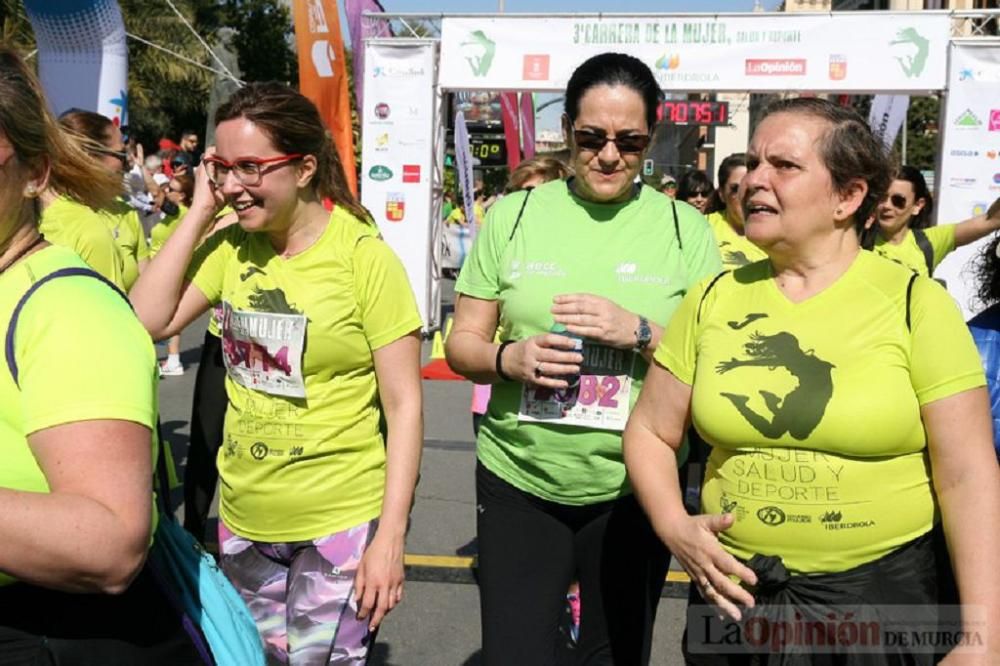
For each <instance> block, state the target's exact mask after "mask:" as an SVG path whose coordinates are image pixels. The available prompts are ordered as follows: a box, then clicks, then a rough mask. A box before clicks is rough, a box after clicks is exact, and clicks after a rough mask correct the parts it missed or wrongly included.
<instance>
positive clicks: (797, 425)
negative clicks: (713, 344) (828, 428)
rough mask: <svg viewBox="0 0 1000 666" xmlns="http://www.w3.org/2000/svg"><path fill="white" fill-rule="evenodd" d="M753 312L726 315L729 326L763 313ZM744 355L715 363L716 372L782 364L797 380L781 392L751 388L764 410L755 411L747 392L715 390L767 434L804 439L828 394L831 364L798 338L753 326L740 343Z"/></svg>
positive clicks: (818, 418) (815, 423)
mask: <svg viewBox="0 0 1000 666" xmlns="http://www.w3.org/2000/svg"><path fill="white" fill-rule="evenodd" d="M766 317H767V315H766V314H763V313H759V312H753V313H749V314H747V316H746V318H745V320H744V321H743V322H735V321H731V322H728V323H729V327H730V328H732V329H733V330H741V329H742V328H743V327H744V326H746V324H747V323H748V322H749V321H755V320H757V319H763V318H766ZM743 353H744V356H745V357H744V358H731V359H730V360H728V361H722V362H721V363H719V364H718V366H716V368H715V371H716V373H717V374H720V375H724V374H726V373H728V372H732V371H734V370H737V369H738V368H743V367H765V368H768V370H770V371H772V372H773V371H774V370H775V369H776V368H783V369H784V370H786V371H788V373H789V374H791V375H792V376H793V377H795V379H796V380H798V385H797V386H796V387H795V388H794V389H792V390H791V391H789V392H788V393H787V394H785V395H777V394H776V393H773V392H771V391H767V390H764V389H761V390H759V391H757V392H758V393H759V394H760V397H761V398H763V400H764V405H765V406H766V408H767V411H768V412H769V413H765V414H759V413H757V412H756V411H754V410H753V408H751V407H750V406H749V404H748V403H749V402H750V396H747V395H742V394H739V393H727V392H720V394H719V395H721V396H722V397H724V398H726V399H727V400H729V402H731V403H732V404H733V407H735V408H736V411H737V412H739V413H740V415H741V416H742V417H743V418H744V419H746V420H747V422H748V423H749V424H750V425H751V426H753V428H754V430H756V431H757V432H759V433H760V434H761V435H763V436H764V437H767V438H768V439H780V438H781V437H783V436H784V435H785V434H786V433H787V434H788V435H791V436H792V437H793V438H795V439H797V440H800V441H802V440H804V439H806V438H807V437H808V436H809V435H810V433H812V431H813V430H815V429H816V426H818V425H819V423H820V421H822V420H823V415H824V414H825V413H826V406H827V405H828V404H830V398H832V397H833V376H832V370H833V368H834V365H833V364H832V363H829V362H827V361H824V360H823V359H821V358H819V357H818V356H816V354H815V353H814V352H813V350H811V349H810V350H808V351H806V350H803V349H802V346H801V345H800V344H799V341H798V339H797V338H796V337H795V336H794V335H792V334H791V333H787V332H784V331H782V332H779V333H775V334H773V335H765V334H763V333H760V332H759V331H755V332H753V333H751V334H750V339H749V341H748V342H746V343H745V344H744V345H743Z"/></svg>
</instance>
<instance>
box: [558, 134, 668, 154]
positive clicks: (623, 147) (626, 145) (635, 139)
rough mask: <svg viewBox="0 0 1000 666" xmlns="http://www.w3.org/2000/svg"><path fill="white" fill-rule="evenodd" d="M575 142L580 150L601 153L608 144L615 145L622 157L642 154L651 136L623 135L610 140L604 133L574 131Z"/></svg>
mask: <svg viewBox="0 0 1000 666" xmlns="http://www.w3.org/2000/svg"><path fill="white" fill-rule="evenodd" d="M573 140H574V141H575V142H576V145H577V147H578V148H582V149H583V150H589V151H592V152H595V153H599V152H601V151H602V150H604V146H606V145H608V142H609V141H610V142H611V143H613V144H615V148H616V149H618V152H619V153H621V154H622V155H631V154H636V153H641V152H642V151H644V150H645V149H646V146H648V145H649V142H650V136H649V135H648V134H623V135H621V136H616V137H614V138H610V137H609V136H608V135H607V134H605V133H604V132H595V131H593V130H580V129H574V130H573Z"/></svg>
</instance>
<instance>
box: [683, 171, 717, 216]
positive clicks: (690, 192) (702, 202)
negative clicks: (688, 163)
mask: <svg viewBox="0 0 1000 666" xmlns="http://www.w3.org/2000/svg"><path fill="white" fill-rule="evenodd" d="M714 191H715V188H713V187H712V181H711V179H710V178H709V177H708V176H707V175H705V172H704V171H699V170H698V169H692V170H691V171H686V172H684V175H682V176H681V179H680V182H679V183H678V184H677V199H678V200H680V201H683V202H684V203H689V204H691V205H692V206H694V207H695V208H697V209H698V212H699V213H701V214H702V215H704V214H705V211H706V210H707V209H708V202H709V200H710V199H711V198H712V193H713V192H714Z"/></svg>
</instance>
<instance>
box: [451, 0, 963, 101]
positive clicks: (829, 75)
mask: <svg viewBox="0 0 1000 666" xmlns="http://www.w3.org/2000/svg"><path fill="white" fill-rule="evenodd" d="M950 29H951V23H950V19H949V17H948V15H947V14H944V13H917V12H891V13H890V12H858V13H844V14H839V13H833V14H805V15H803V14H794V13H789V14H785V13H767V14H759V15H735V16H730V17H727V16H725V15H714V16H710V15H687V16H683V15H680V16H656V17H652V16H635V17H630V16H621V15H619V16H597V15H594V16H579V17H569V16H560V17H550V18H542V17H537V16H523V17H513V16H512V17H456V18H451V17H446V18H444V19H443V21H442V28H441V73H440V80H441V86H442V87H444V88H448V89H459V90H468V89H482V88H492V89H494V90H559V91H561V90H563V89H565V87H566V83H567V81H568V80H569V77H570V75H571V74H572V72H573V70H574V69H575V68H576V67H577V66H578V65H579V64H580V63H581V62H583V61H584V60H586V59H587V58H589V57H590V56H593V55H596V54H598V53H604V52H606V51H619V52H626V53H629V54H631V55H634V56H636V57H638V58H640V59H641V60H643V61H644V62H645V63H646V64H647V65H649V66H650V67H651V68H652V69H653V72H654V73H655V74H656V77H657V79H658V80H659V82H660V84H661V85H662V87H663V88H664V89H667V90H684V91H699V90H704V91H710V92H718V91H729V90H735V91H744V90H755V91H767V90H775V91H785V90H811V91H840V92H906V91H922V90H938V89H941V88H943V87H944V83H945V70H946V63H945V59H946V56H947V47H948V41H949V36H950Z"/></svg>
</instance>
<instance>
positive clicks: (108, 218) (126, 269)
mask: <svg viewBox="0 0 1000 666" xmlns="http://www.w3.org/2000/svg"><path fill="white" fill-rule="evenodd" d="M99 214H100V216H101V217H102V218H103V219H104V223H105V224H106V225H107V227H108V231H110V232H111V237H112V238H113V239H114V241H115V245H117V246H118V253H119V254H120V255H121V259H122V280H124V282H125V291H126V292H127V291H128V290H130V289H131V288H132V285H133V284H135V281H136V280H138V279H139V263H140V262H142V261H146V260H147V259H149V256H150V255H149V243H148V242H147V241H146V233H145V232H144V231H143V229H142V223H141V222H140V221H139V212H138V211H137V210H135V209H134V208H132V207H131V206H129V205H128V204H127V203H125V202H123V201H116V202H115V203H114V205H113V206H112V207H111V208H109V209H107V210H101V211H99Z"/></svg>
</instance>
